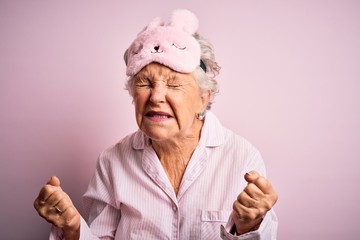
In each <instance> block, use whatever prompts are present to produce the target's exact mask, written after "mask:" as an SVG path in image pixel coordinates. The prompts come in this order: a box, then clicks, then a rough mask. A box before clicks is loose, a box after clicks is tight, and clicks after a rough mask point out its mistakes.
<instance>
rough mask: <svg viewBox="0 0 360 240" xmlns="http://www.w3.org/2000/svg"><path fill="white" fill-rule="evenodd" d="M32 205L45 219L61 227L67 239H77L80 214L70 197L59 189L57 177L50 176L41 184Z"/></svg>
mask: <svg viewBox="0 0 360 240" xmlns="http://www.w3.org/2000/svg"><path fill="white" fill-rule="evenodd" d="M34 207H35V209H36V210H37V212H38V213H39V215H40V216H41V217H43V218H44V219H45V220H46V221H48V222H49V223H51V224H53V225H55V226H56V227H59V228H62V229H63V231H64V237H65V238H66V239H67V240H68V239H79V236H80V214H79V212H78V211H77V209H76V208H75V206H74V204H73V203H72V201H71V199H70V197H69V196H68V195H67V194H66V193H65V192H64V191H63V190H62V189H61V187H60V180H59V179H58V178H57V177H55V176H52V177H51V179H50V180H49V181H48V182H47V184H45V186H43V188H42V189H41V190H40V193H39V196H38V197H37V198H36V199H35V201H34Z"/></svg>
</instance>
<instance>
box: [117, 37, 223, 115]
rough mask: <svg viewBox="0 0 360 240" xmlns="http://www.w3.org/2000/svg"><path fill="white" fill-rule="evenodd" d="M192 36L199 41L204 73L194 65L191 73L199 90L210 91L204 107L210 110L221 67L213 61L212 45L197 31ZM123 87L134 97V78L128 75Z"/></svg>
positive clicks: (216, 91) (125, 59)
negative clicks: (208, 99)
mask: <svg viewBox="0 0 360 240" xmlns="http://www.w3.org/2000/svg"><path fill="white" fill-rule="evenodd" d="M194 38H195V39H196V40H197V41H198V42H199V44H200V49H201V60H202V61H203V63H204V64H205V66H206V73H205V72H204V70H203V69H202V68H201V67H200V65H199V66H198V67H196V69H195V70H194V72H193V75H194V77H195V79H196V81H197V84H198V86H199V88H200V89H201V91H208V90H210V91H211V96H210V101H209V104H208V105H207V107H206V109H207V110H210V109H211V105H212V104H213V103H214V98H215V96H216V94H217V93H218V92H219V89H218V82H217V81H216V80H215V77H216V76H217V75H218V74H219V72H220V69H221V67H220V66H219V65H218V63H217V62H216V61H215V54H214V48H213V45H212V44H211V43H210V42H209V41H207V40H206V39H205V38H203V37H202V36H200V34H199V33H195V34H194ZM128 50H129V49H127V50H126V51H125V54H124V61H125V63H126V64H127V52H128ZM125 89H126V90H128V92H129V94H130V95H131V96H132V97H134V78H133V77H129V78H128V80H127V81H126V83H125Z"/></svg>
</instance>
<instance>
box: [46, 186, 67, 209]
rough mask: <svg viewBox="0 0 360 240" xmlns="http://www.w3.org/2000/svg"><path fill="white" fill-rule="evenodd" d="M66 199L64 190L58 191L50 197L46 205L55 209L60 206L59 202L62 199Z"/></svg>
mask: <svg viewBox="0 0 360 240" xmlns="http://www.w3.org/2000/svg"><path fill="white" fill-rule="evenodd" d="M65 197H66V195H65V193H64V192H63V191H62V190H60V189H58V190H57V191H55V192H53V193H52V194H51V195H50V196H49V198H48V199H47V200H46V205H48V206H50V207H54V206H56V205H57V204H58V202H60V200H61V199H63V198H65Z"/></svg>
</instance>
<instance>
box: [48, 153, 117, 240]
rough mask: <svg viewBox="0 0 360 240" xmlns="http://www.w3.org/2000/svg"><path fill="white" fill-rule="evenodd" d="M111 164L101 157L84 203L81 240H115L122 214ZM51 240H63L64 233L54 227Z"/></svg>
mask: <svg viewBox="0 0 360 240" xmlns="http://www.w3.org/2000/svg"><path fill="white" fill-rule="evenodd" d="M110 169H111V168H110V163H109V161H107V160H106V159H104V158H102V157H101V156H100V157H99V160H98V164H97V167H96V171H95V175H94V176H93V178H92V179H91V181H90V183H89V186H88V189H87V191H86V193H85V194H84V198H83V203H84V210H85V213H86V216H85V219H87V221H85V220H84V218H83V217H81V222H80V240H93V239H101V240H111V239H114V238H115V234H116V229H117V226H118V223H119V221H120V217H121V213H120V209H119V206H117V204H116V201H115V197H114V190H113V178H112V175H111V171H110ZM49 239H50V240H63V239H64V238H63V231H62V229H60V228H57V227H52V230H51V233H50V238H49Z"/></svg>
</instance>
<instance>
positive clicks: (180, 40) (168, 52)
mask: <svg viewBox="0 0 360 240" xmlns="http://www.w3.org/2000/svg"><path fill="white" fill-rule="evenodd" d="M198 26H199V21H198V19H197V17H196V16H195V15H194V14H193V13H192V12H190V11H189V10H186V9H179V10H175V11H173V13H172V16H171V19H170V23H169V24H164V21H163V20H161V19H160V18H155V19H154V20H152V21H151V22H150V23H149V24H148V25H147V26H146V27H145V29H144V30H143V31H141V32H140V33H139V34H138V35H137V37H136V39H135V40H134V41H133V42H132V44H131V45H130V47H129V49H128V50H127V52H126V54H127V55H126V59H127V66H126V74H127V75H128V76H129V77H131V76H134V75H135V74H137V73H138V72H139V71H140V70H141V69H142V68H143V67H145V66H146V65H147V64H149V63H151V62H157V63H160V64H163V65H165V66H167V67H169V68H171V69H172V70H174V71H177V72H180V73H190V72H193V71H194V70H195V69H196V67H197V66H199V64H200V62H201V61H200V55H201V49H200V44H199V42H198V41H197V40H196V39H195V38H194V36H193V34H194V33H195V32H196V31H197V29H198ZM204 71H205V70H204Z"/></svg>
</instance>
